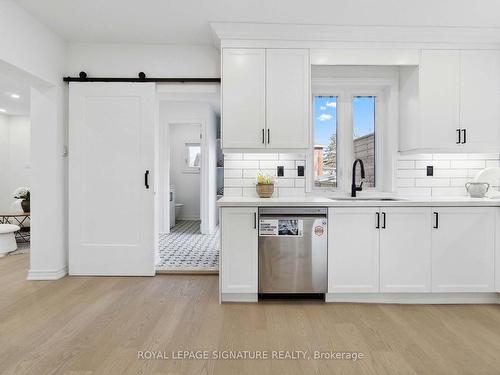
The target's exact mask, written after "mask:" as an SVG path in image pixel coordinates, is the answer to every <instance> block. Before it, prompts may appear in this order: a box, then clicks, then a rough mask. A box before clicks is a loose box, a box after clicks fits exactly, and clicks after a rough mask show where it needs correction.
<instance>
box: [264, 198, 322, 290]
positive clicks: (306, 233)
mask: <svg viewBox="0 0 500 375" xmlns="http://www.w3.org/2000/svg"><path fill="white" fill-rule="evenodd" d="M327 231H328V221H327V209H326V208H318V207H297V208H295V207H293V208H292V207H269V208H261V209H259V296H260V297H261V298H264V297H268V296H270V295H290V294H300V295H307V294H311V295H314V294H323V293H326V289H327V238H328V232H327Z"/></svg>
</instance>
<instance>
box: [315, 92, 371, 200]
mask: <svg viewBox="0 0 500 375" xmlns="http://www.w3.org/2000/svg"><path fill="white" fill-rule="evenodd" d="M334 90H335V91H334ZM329 91H330V92H332V93H333V92H335V93H338V94H336V95H314V96H313V107H314V119H313V124H314V128H313V140H314V148H313V169H314V176H313V177H314V180H313V181H314V187H315V188H326V189H328V188H330V189H339V190H342V191H349V190H350V186H351V183H352V181H351V178H352V174H351V173H352V172H351V171H352V165H353V162H354V160H356V159H361V160H362V161H363V165H364V168H365V179H364V180H363V188H364V189H367V188H376V168H375V166H376V161H377V152H376V151H377V150H376V147H375V146H376V139H375V133H376V116H377V110H376V105H377V100H378V99H377V98H378V91H376V90H369V89H360V88H357V87H355V86H350V87H347V86H342V87H338V88H333V87H332V88H331V89H330V90H329ZM327 92H328V91H327ZM360 183H361V173H359V170H358V172H357V173H356V184H357V185H359V184H360Z"/></svg>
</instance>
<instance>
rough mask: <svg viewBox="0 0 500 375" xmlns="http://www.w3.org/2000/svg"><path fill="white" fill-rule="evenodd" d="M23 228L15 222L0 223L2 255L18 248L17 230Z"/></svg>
mask: <svg viewBox="0 0 500 375" xmlns="http://www.w3.org/2000/svg"><path fill="white" fill-rule="evenodd" d="M20 229H21V228H20V227H19V226H17V225H14V224H0V257H3V256H5V255H7V254H8V253H10V252H12V251H14V250H17V242H16V236H15V234H14V233H15V232H17V231H18V230H20Z"/></svg>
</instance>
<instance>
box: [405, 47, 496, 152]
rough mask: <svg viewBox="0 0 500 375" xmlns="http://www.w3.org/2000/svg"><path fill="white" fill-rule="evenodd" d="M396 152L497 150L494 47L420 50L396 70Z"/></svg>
mask: <svg viewBox="0 0 500 375" xmlns="http://www.w3.org/2000/svg"><path fill="white" fill-rule="evenodd" d="M400 126H401V128H400V130H401V131H400V144H399V149H400V151H411V150H421V151H425V150H429V151H434V152H435V151H437V152H488V151H490V152H498V151H500V51H497V50H460V51H459V50H423V51H422V53H421V59H420V65H419V67H418V68H416V67H404V68H402V69H401V74H400Z"/></svg>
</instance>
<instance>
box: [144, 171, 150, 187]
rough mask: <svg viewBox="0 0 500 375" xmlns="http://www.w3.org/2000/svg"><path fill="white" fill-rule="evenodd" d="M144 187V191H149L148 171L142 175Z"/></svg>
mask: <svg viewBox="0 0 500 375" xmlns="http://www.w3.org/2000/svg"><path fill="white" fill-rule="evenodd" d="M144 185H145V186H146V189H149V170H147V171H146V173H144Z"/></svg>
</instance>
